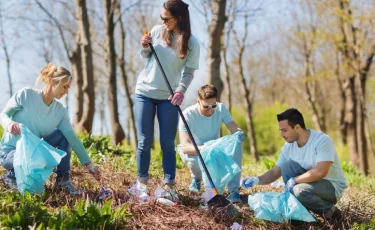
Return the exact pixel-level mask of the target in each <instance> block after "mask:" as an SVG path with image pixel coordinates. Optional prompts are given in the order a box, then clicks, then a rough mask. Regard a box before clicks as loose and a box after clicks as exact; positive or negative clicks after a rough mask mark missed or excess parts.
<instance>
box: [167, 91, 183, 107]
mask: <svg viewBox="0 0 375 230" xmlns="http://www.w3.org/2000/svg"><path fill="white" fill-rule="evenodd" d="M168 100H171V103H172V104H174V105H181V104H182V102H183V101H184V94H183V93H181V92H174V94H173V97H172V95H171V96H169V98H168Z"/></svg>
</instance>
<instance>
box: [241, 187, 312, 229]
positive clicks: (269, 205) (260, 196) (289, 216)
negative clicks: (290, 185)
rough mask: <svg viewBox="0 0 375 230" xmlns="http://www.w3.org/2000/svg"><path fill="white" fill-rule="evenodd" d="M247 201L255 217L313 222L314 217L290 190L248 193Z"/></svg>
mask: <svg viewBox="0 0 375 230" xmlns="http://www.w3.org/2000/svg"><path fill="white" fill-rule="evenodd" d="M248 203H249V206H250V208H251V209H253V210H254V212H255V217H256V218H258V219H263V220H270V221H274V222H279V223H285V222H287V221H289V220H300V221H304V222H315V218H314V217H313V216H312V215H311V213H310V212H309V211H307V209H306V208H305V207H304V206H303V205H302V204H301V203H300V202H299V201H298V200H297V198H296V197H295V196H294V195H293V194H292V193H290V192H284V193H277V192H258V193H255V194H254V195H249V198H248Z"/></svg>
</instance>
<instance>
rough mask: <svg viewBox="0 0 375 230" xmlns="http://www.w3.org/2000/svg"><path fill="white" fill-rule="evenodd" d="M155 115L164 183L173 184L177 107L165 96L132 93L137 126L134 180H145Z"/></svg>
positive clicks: (147, 177)
mask: <svg viewBox="0 0 375 230" xmlns="http://www.w3.org/2000/svg"><path fill="white" fill-rule="evenodd" d="M155 115H156V116H157V118H158V121H159V132H160V146H161V150H162V151H163V161H162V164H163V170H164V183H166V184H172V185H173V184H174V179H175V177H176V151H175V147H174V140H175V138H176V133H177V124H178V110H177V107H176V106H175V105H173V104H172V103H171V102H170V101H169V100H157V99H152V98H148V97H146V96H143V95H139V94H136V95H135V122H136V126H137V136H138V149H137V168H138V180H139V181H140V182H143V183H145V182H147V181H148V179H149V174H148V171H149V168H150V159H151V147H152V142H153V137H154V120H155Z"/></svg>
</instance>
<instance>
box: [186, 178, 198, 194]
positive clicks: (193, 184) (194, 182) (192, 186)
mask: <svg viewBox="0 0 375 230" xmlns="http://www.w3.org/2000/svg"><path fill="white" fill-rule="evenodd" d="M189 190H190V191H192V192H199V191H200V190H201V181H200V180H197V179H193V180H192V181H191V184H190V186H189Z"/></svg>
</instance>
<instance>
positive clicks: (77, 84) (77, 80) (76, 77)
mask: <svg viewBox="0 0 375 230" xmlns="http://www.w3.org/2000/svg"><path fill="white" fill-rule="evenodd" d="M70 63H71V64H72V76H73V81H74V106H75V108H74V118H73V126H74V129H77V128H78V127H77V125H78V123H79V121H80V120H81V118H82V114H83V91H82V85H83V74H82V55H81V48H80V46H79V35H77V48H76V50H75V51H74V52H73V55H72V56H71V58H70Z"/></svg>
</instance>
